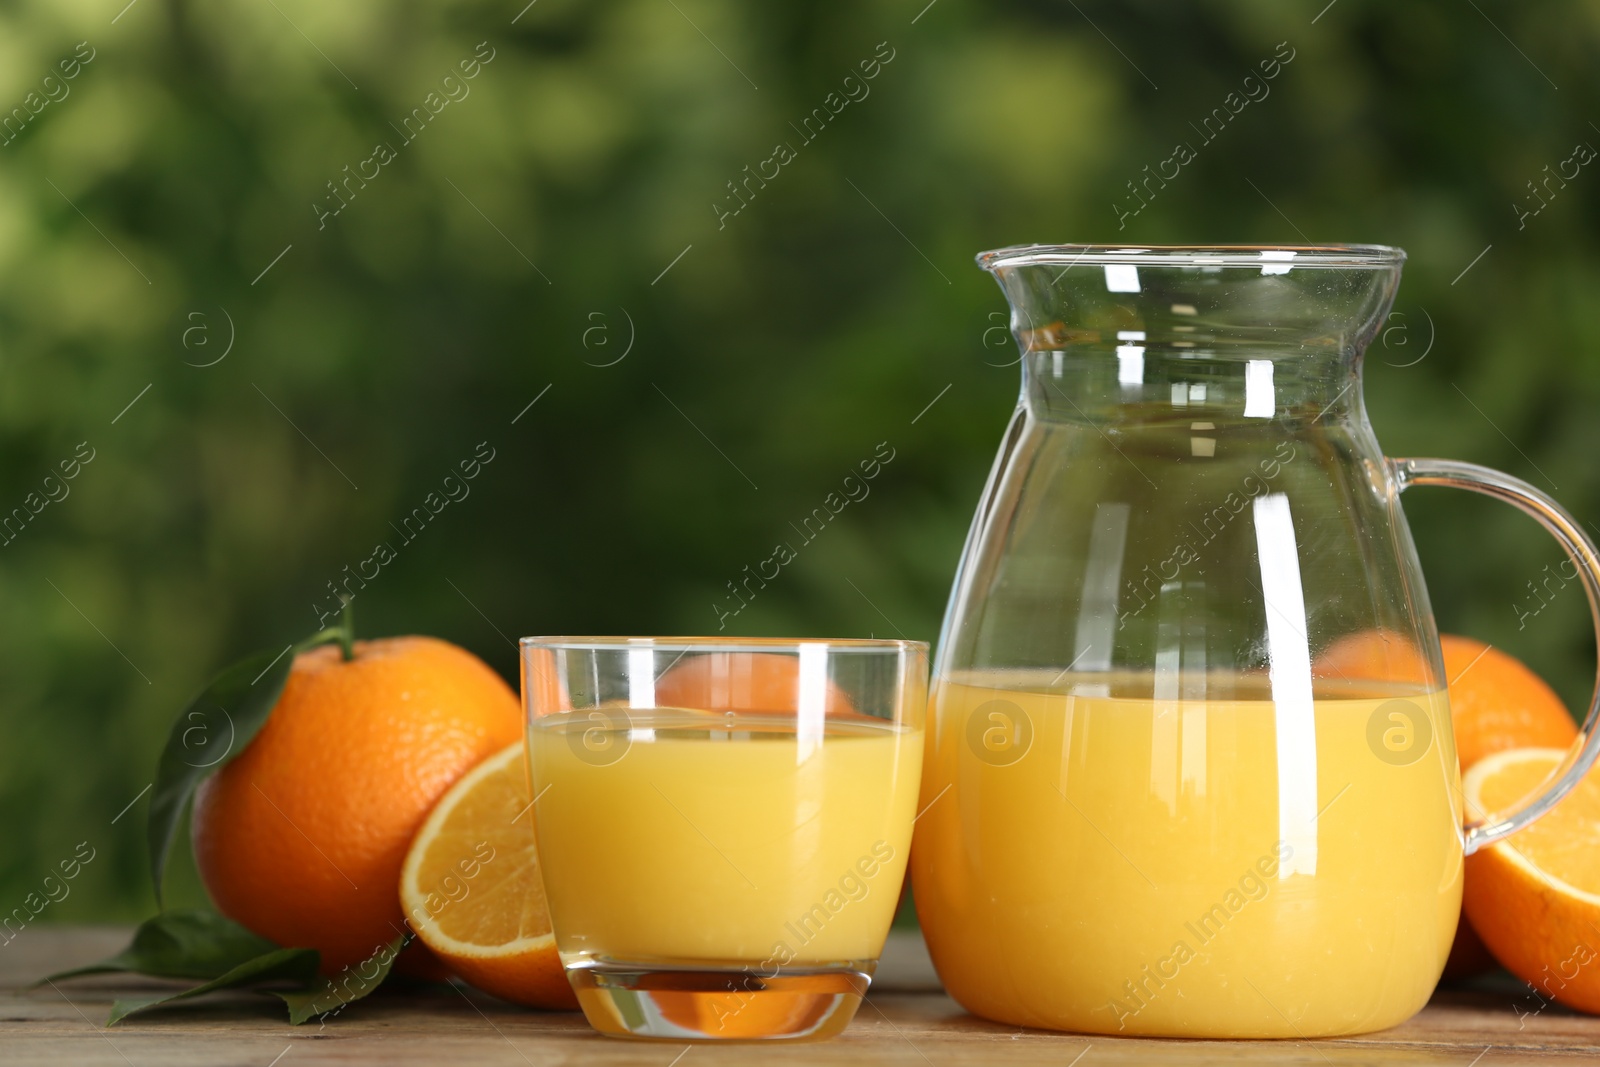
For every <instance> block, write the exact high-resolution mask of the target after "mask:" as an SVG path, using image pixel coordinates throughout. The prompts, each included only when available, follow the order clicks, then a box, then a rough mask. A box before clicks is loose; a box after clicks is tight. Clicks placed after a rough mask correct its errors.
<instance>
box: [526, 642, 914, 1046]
mask: <svg viewBox="0 0 1600 1067" xmlns="http://www.w3.org/2000/svg"><path fill="white" fill-rule="evenodd" d="M927 654H928V649H927V645H925V644H922V643H920V642H915V641H856V640H849V641H832V640H815V641H811V640H799V641H787V640H752V639H721V638H651V637H530V638H524V639H523V641H522V691H523V698H524V701H525V703H526V706H527V714H528V757H529V766H530V771H531V776H532V788H533V797H534V827H535V832H536V835H537V840H538V849H539V858H540V865H541V869H542V871H543V877H544V885H545V894H546V897H547V899H548V901H549V907H550V919H551V923H552V925H553V927H554V931H555V938H556V947H557V949H558V951H559V952H560V954H561V961H562V964H563V965H564V966H565V968H566V972H567V978H568V980H569V981H570V982H571V983H572V988H573V990H574V991H575V992H576V993H577V995H578V1001H579V1003H580V1004H581V1005H582V1007H583V1011H584V1015H585V1016H586V1017H587V1018H588V1020H589V1022H590V1024H591V1025H592V1026H594V1027H595V1029H597V1030H599V1031H600V1032H602V1033H605V1034H610V1035H612V1036H616V1037H633V1038H655V1039H661V1040H670V1041H715V1040H730V1039H732V1040H758V1039H775V1038H788V1039H796V1038H801V1039H803V1038H823V1037H828V1036H831V1035H833V1034H836V1033H838V1032H839V1031H840V1030H842V1029H843V1028H844V1027H845V1026H846V1025H847V1024H848V1023H849V1021H850V1019H851V1017H852V1016H853V1015H854V1014H855V1012H856V1009H857V1007H858V1006H859V1005H860V1002H861V998H862V996H863V994H864V993H865V992H866V990H867V986H868V984H869V982H870V981H871V978H872V974H873V970H874V969H875V967H876V962H877V958H878V954H879V953H880V952H881V951H882V949H883V942H884V938H885V937H886V936H887V934H888V930H889V924H890V922H891V920H892V919H893V917H894V912H895V907H896V904H897V902H898V900H899V895H900V887H901V882H902V880H903V878H904V875H905V867H906V856H907V852H908V849H909V847H910V842H911V824H912V821H913V818H914V816H915V806H916V799H917V787H918V780H919V776H920V773H921V766H922V747H923V732H922V724H923V716H924V708H925V705H926V701H927Z"/></svg>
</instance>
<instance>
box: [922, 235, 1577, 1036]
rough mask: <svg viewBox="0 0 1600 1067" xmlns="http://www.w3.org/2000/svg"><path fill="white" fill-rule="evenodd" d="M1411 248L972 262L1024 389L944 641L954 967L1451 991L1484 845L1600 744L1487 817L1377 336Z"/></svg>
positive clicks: (1208, 1009)
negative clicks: (1385, 413) (1460, 755)
mask: <svg viewBox="0 0 1600 1067" xmlns="http://www.w3.org/2000/svg"><path fill="white" fill-rule="evenodd" d="M1404 259H1405V254H1404V253H1403V252H1401V251H1400V250H1398V249H1392V248H1382V247H1376V246H1354V245H1349V246H1329V247H1283V248H1253V247H1249V248H1247V247H1238V246H1232V247H1216V248H1200V247H1166V248H1160V247H1156V248H1110V247H1094V246H1049V247H1047V246H1032V247H1024V248H1009V249H1002V250H999V251H995V252H987V253H984V254H983V255H981V256H979V257H978V262H979V264H980V265H981V266H982V267H984V268H985V269H986V270H988V271H990V272H991V273H992V274H993V275H994V276H995V278H996V280H997V281H998V282H999V283H1000V287H1001V288H1002V289H1003V290H1004V292H1005V295H1006V298H1007V299H1008V300H1009V301H1010V304H1011V309H1012V313H1011V325H1012V332H1013V333H1014V335H1015V336H1016V339H1017V342H1018V345H1019V347H1020V348H1021V352H1022V357H1021V361H1020V362H1021V368H1022V391H1021V396H1020V399H1019V402H1018V405H1017V409H1016V413H1015V415H1014V416H1013V418H1012V420H1011V423H1010V426H1009V428H1008V429H1007V431H1006V434H1005V438H1004V440H1003V442H1002V444H1001V448H1000V453H999V456H998V457H997V459H996V460H995V464H994V468H993V470H992V472H991V473H990V476H989V482H988V485H987V487H986V488H985V489H984V492H983V496H982V499H981V501H980V503H979V505H978V512H977V516H976V518H975V520H974V522H973V525H972V529H971V532H970V533H969V535H968V539H967V543H966V548H965V550H964V552H963V555H962V559H961V565H960V568H959V570H958V571H957V574H956V579H955V586H954V589H953V591H952V593H951V599H950V605H949V608H948V610H947V613H946V615H945V620H944V627H943V634H942V637H941V639H940V642H939V651H938V656H937V660H936V662H935V664H934V679H933V685H934V687H933V690H932V695H931V704H930V716H929V723H928V750H927V757H926V759H925V761H924V771H923V785H922V789H923V792H922V799H921V806H922V815H921V816H920V817H919V820H918V823H917V827H916V837H915V844H914V847H913V850H912V867H913V880H914V887H915V890H914V891H915V900H916V906H917V913H918V916H919V918H920V920H921V923H922V927H923V930H924V932H925V936H926V938H927V942H928V948H929V950H930V952H931V954H932V956H933V961H934V964H935V965H936V967H937V968H938V971H939V974H940V976H941V978H942V979H943V981H944V984H945V987H946V989H947V990H948V991H949V992H950V994H951V996H953V997H954V998H955V999H956V1000H957V1001H959V1002H960V1003H961V1004H962V1005H963V1006H964V1007H966V1008H967V1009H968V1010H970V1011H972V1012H974V1013H976V1014H978V1015H982V1016H986V1017H988V1018H990V1019H995V1020H998V1021H1001V1022H1006V1023H1012V1024H1017V1025H1023V1026H1035V1027H1046V1028H1052V1029H1063V1030H1075V1031H1083V1032H1093V1033H1108V1034H1118V1033H1120V1034H1140V1035H1162V1036H1180V1037H1284V1038H1296V1037H1300V1038H1305V1037H1316V1036H1328V1035H1335V1034H1350V1033H1360V1032H1364V1031H1370V1030H1378V1029H1382V1028H1385V1027H1388V1026H1392V1025H1395V1024H1397V1023H1399V1022H1401V1021H1402V1020H1404V1019H1406V1018H1407V1017H1408V1016H1410V1015H1411V1014H1412V1013H1414V1012H1415V1011H1417V1010H1418V1009H1419V1008H1421V1007H1422V1005H1423V1004H1424V1003H1425V1002H1426V1001H1427V999H1428V997H1429V995H1430V993H1431V992H1432V990H1433V988H1434V985H1435V983H1436V982H1437V981H1438V978H1439V975H1440V972H1441V970H1442V968H1443V965H1444V961H1445V957H1446V955H1447V953H1448V951H1449V947H1450V943H1451V939H1452V937H1453V935H1454V932H1455V926H1456V920H1457V917H1458V915H1459V911H1460V900H1461V874H1462V857H1463V855H1464V854H1468V853H1471V852H1472V851H1474V850H1476V849H1478V848H1481V847H1483V846H1484V845H1487V844H1489V843H1491V842H1493V841H1496V840H1498V839H1500V838H1501V837H1504V836H1505V835H1507V834H1509V833H1512V832H1514V831H1515V830H1517V829H1519V828H1520V827H1522V826H1523V825H1526V824H1527V823H1528V822H1530V821H1531V820H1533V819H1534V818H1537V817H1538V816H1539V815H1540V814H1542V813H1543V812H1544V811H1546V810H1548V809H1549V808H1550V807H1551V806H1552V805H1553V804H1554V803H1555V802H1556V801H1557V800H1558V799H1559V798H1560V797H1561V796H1562V795H1563V794H1564V793H1565V792H1566V790H1567V789H1569V788H1570V787H1571V785H1572V784H1573V783H1574V782H1576V780H1577V779H1578V778H1579V777H1580V776H1581V775H1582V774H1583V773H1584V772H1585V771H1586V770H1587V769H1588V768H1589V766H1590V765H1591V764H1592V762H1593V761H1594V759H1595V755H1596V747H1597V744H1596V740H1595V735H1594V732H1593V730H1592V727H1593V726H1594V723H1595V721H1596V710H1597V708H1600V701H1597V702H1596V703H1595V704H1593V705H1591V707H1590V709H1589V713H1588V717H1587V719H1586V721H1585V723H1584V726H1583V730H1582V732H1581V733H1580V736H1579V739H1578V741H1577V743H1576V744H1575V745H1574V746H1573V750H1572V752H1571V753H1570V754H1569V756H1568V758H1567V761H1566V763H1565V764H1564V765H1563V766H1562V768H1561V769H1560V771H1559V772H1558V773H1557V774H1556V776H1555V777H1554V778H1553V779H1552V781H1551V782H1550V783H1547V785H1546V787H1545V789H1544V791H1543V792H1542V793H1540V794H1539V795H1537V796H1535V797H1531V798H1529V799H1527V800H1526V801H1524V802H1523V803H1522V804H1521V805H1519V806H1518V808H1517V809H1516V810H1514V811H1509V812H1500V813H1493V814H1488V815H1484V814H1482V813H1471V814H1472V815H1474V816H1475V817H1473V818H1471V819H1466V820H1464V813H1463V810H1462V799H1461V792H1460V784H1459V775H1458V773H1457V766H1456V754H1455V746H1454V742H1453V739H1452V734H1451V727H1450V712H1449V707H1448V705H1447V703H1446V698H1445V678H1444V673H1443V667H1442V663H1441V656H1440V651H1439V640H1438V634H1437V631H1436V629H1435V626H1434V620H1433V613H1432V610H1431V609H1430V607H1429V604H1428V593H1427V589H1426V588H1425V587H1424V585H1423V580H1422V571H1421V569H1420V568H1419V566H1418V564H1417V557H1416V551H1415V548H1414V547H1413V544H1412V540H1411V535H1410V532H1409V531H1408V529H1407V527H1406V522H1405V517H1404V514H1403V513H1402V511H1401V508H1400V493H1401V491H1402V490H1404V489H1406V488H1407V487H1408V486H1412V485H1453V486H1458V487H1461V488H1467V489H1472V490H1474V491H1476V492H1481V493H1484V494H1487V495H1489V496H1493V497H1497V498H1499V499H1501V500H1505V501H1508V502H1510V503H1512V504H1515V505H1516V506H1517V507H1519V508H1521V509H1522V510H1523V511H1525V512H1527V513H1529V514H1530V515H1533V516H1534V517H1535V518H1537V519H1538V520H1539V521H1540V522H1541V523H1542V524H1543V525H1544V526H1545V527H1546V528H1547V529H1548V530H1549V531H1550V532H1551V533H1553V534H1554V535H1555V536H1556V538H1557V540H1559V541H1560V542H1561V544H1562V547H1563V548H1564V549H1565V550H1566V551H1567V552H1568V554H1569V555H1570V556H1571V557H1572V560H1573V562H1574V563H1575V564H1576V565H1577V568H1578V573H1579V574H1581V575H1582V577H1583V583H1584V587H1585V590H1586V591H1587V593H1588V595H1589V601H1590V605H1591V608H1593V607H1594V606H1595V604H1596V603H1597V602H1600V601H1597V596H1600V585H1597V582H1596V573H1597V571H1596V556H1595V550H1594V547H1593V545H1592V544H1591V543H1590V542H1589V540H1588V538H1587V537H1586V536H1585V535H1584V534H1583V532H1582V531H1581V530H1580V529H1579V527H1578V525H1577V524H1576V523H1575V522H1574V521H1573V520H1572V519H1571V518H1570V517H1569V516H1568V515H1567V514H1566V512H1564V511H1563V510H1562V509H1561V508H1560V507H1559V506H1558V505H1557V504H1556V503H1555V502H1554V501H1552V500H1551V499H1550V498H1549V497H1547V496H1546V495H1545V494H1543V493H1542V492H1540V491H1539V490H1537V489H1535V488H1533V487H1532V486H1529V485H1527V484H1526V483H1524V482H1522V481H1519V480H1518V479H1516V478H1512V477H1510V476H1509V475H1506V474H1502V473H1499V472H1497V471H1493V470H1489V469H1487V468H1484V467H1479V466H1475V465H1473V464H1469V463H1457V462H1451V461H1447V460H1437V459H1388V458H1385V456H1384V455H1383V453H1382V451H1381V450H1380V449H1379V447H1378V442H1377V440H1376V438H1375V437H1374V436H1373V432H1372V427H1371V426H1370V425H1369V423H1368V421H1367V416H1366V411H1365V408H1364V406H1363V403H1362V392H1361V357H1362V352H1363V350H1364V349H1365V348H1366V346H1367V344H1368V343H1369V342H1370V341H1371V340H1372V338H1373V336H1374V334H1375V332H1376V331H1377V330H1378V328H1379V326H1380V324H1381V323H1383V321H1384V320H1385V316H1386V315H1387V313H1388V311H1389V307H1390V304H1391V302H1392V301H1393V297H1394V292H1395V289H1396V287H1397V285H1398V284H1399V279H1400V267H1401V264H1402V263H1403V262H1404Z"/></svg>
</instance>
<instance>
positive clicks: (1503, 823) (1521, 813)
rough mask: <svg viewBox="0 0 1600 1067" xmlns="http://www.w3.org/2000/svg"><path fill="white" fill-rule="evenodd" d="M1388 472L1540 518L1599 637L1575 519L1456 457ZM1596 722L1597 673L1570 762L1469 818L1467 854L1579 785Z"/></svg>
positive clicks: (1587, 556)
mask: <svg viewBox="0 0 1600 1067" xmlns="http://www.w3.org/2000/svg"><path fill="white" fill-rule="evenodd" d="M1389 468H1390V471H1391V472H1392V474H1393V476H1394V479H1395V484H1396V486H1398V488H1399V489H1400V490H1401V491H1403V490H1405V489H1407V488H1409V487H1411V486H1413V485H1445V486H1452V487H1454V488H1457V489H1470V490H1471V491H1473V492H1474V493H1482V494H1483V495H1484V496H1490V497H1494V498H1495V499H1496V500H1503V501H1505V502H1506V503H1508V504H1511V505H1513V506H1515V507H1516V508H1518V509H1519V510H1521V511H1524V512H1526V513H1527V514H1529V515H1532V516H1533V517H1534V518H1535V519H1538V520H1539V525H1541V526H1543V527H1544V528H1545V529H1546V530H1549V531H1550V533H1551V534H1552V535H1553V536H1554V537H1555V539H1556V540H1557V541H1559V542H1561V547H1562V549H1564V550H1565V551H1566V553H1567V556H1568V557H1569V558H1570V559H1571V560H1572V563H1573V565H1574V566H1575V567H1576V568H1577V570H1578V577H1579V578H1581V579H1582V581H1583V591H1584V593H1585V594H1586V595H1587V596H1588V598H1589V612H1590V614H1591V615H1592V616H1593V617H1594V623H1595V634H1596V638H1597V639H1600V555H1597V554H1596V551H1595V546H1594V542H1592V541H1591V540H1589V536H1588V535H1587V534H1585V533H1584V532H1583V530H1582V528H1581V527H1579V525H1578V524H1577V522H1576V521H1575V520H1574V519H1573V518H1572V516H1571V515H1569V514H1567V511H1566V509H1565V508H1563V507H1562V506H1561V505H1560V504H1557V503H1556V502H1555V501H1554V500H1553V499H1551V498H1550V496H1549V495H1548V494H1546V493H1545V492H1544V491H1542V490H1540V489H1536V488H1534V487H1533V486H1531V485H1529V484H1528V483H1527V482H1525V481H1523V480H1522V479H1520V478H1513V477H1512V476H1511V475H1509V474H1506V473H1504V472H1502V471H1497V470H1495V469H1494V468H1492V467H1480V466H1479V465H1478V464H1476V463H1463V462H1461V461H1459V460H1453V459H1423V458H1410V459H1391V460H1389ZM1597 722H1600V672H1597V675H1596V689H1595V695H1594V696H1593V698H1591V699H1590V701H1589V713H1588V715H1586V716H1585V717H1584V720H1583V725H1582V726H1581V727H1580V728H1579V730H1578V737H1577V740H1575V741H1573V743H1572V747H1571V749H1569V750H1568V752H1567V758H1566V759H1565V760H1563V761H1562V763H1561V766H1560V767H1559V768H1557V770H1556V775H1555V778H1554V779H1553V781H1551V782H1550V784H1549V786H1548V788H1546V789H1545V790H1544V791H1543V792H1541V793H1539V794H1538V795H1536V796H1534V797H1532V798H1529V799H1524V800H1523V801H1522V802H1520V803H1519V804H1517V805H1515V806H1513V807H1512V808H1511V810H1510V811H1506V812H1494V813H1492V815H1490V814H1486V815H1484V816H1483V817H1480V818H1469V819H1468V820H1467V824H1466V832H1465V836H1464V837H1463V840H1462V847H1463V849H1464V851H1465V852H1466V854H1467V855H1469V856H1470V855H1472V854H1473V853H1474V852H1476V851H1478V849H1480V848H1483V847H1484V846H1486V845H1492V844H1494V843H1495V842H1496V841H1498V840H1500V839H1501V838H1503V837H1506V836H1508V835H1510V834H1514V833H1516V832H1517V831H1518V830H1520V829H1522V828H1523V827H1524V826H1527V825H1528V824H1529V823H1531V822H1533V821H1534V820H1535V819H1537V818H1538V817H1539V816H1541V815H1543V814H1544V813H1545V812H1547V811H1549V810H1550V809H1551V808H1553V807H1555V806H1556V804H1557V803H1558V802H1559V801H1560V800H1561V798H1562V797H1564V796H1566V795H1567V792H1568V791H1569V790H1571V789H1572V787H1573V786H1575V785H1577V784H1578V781H1579V779H1581V778H1582V777H1583V776H1584V775H1585V774H1586V773H1588V771H1589V768H1590V767H1591V766H1593V765H1594V762H1595V757H1596V756H1597V755H1600V732H1597V731H1596V729H1595V726H1596V723H1597Z"/></svg>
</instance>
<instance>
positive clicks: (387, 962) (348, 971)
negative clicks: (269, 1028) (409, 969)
mask: <svg viewBox="0 0 1600 1067" xmlns="http://www.w3.org/2000/svg"><path fill="white" fill-rule="evenodd" d="M410 940H411V935H408V934H402V935H401V936H399V937H397V938H395V939H394V940H393V941H391V942H389V943H388V944H387V945H384V946H383V947H382V948H380V949H378V951H377V952H375V953H373V954H372V955H371V956H369V957H368V958H367V959H365V960H363V961H362V962H361V963H358V964H351V965H350V966H349V967H346V968H345V969H344V970H342V971H340V972H339V973H338V974H336V975H334V976H333V977H332V978H328V977H325V976H322V975H318V976H317V979H316V982H315V984H314V985H313V986H312V988H310V989H309V990H306V991H305V992H285V991H283V990H277V989H273V990H269V992H270V993H272V995H273V996H275V997H281V998H282V999H283V1002H284V1003H285V1004H287V1005H289V1021H290V1022H291V1023H294V1024H295V1025H296V1026H298V1025H299V1024H301V1023H303V1022H305V1021H306V1020H308V1019H315V1018H316V1017H317V1016H319V1015H327V1014H328V1013H329V1012H337V1011H339V1010H340V1009H342V1008H343V1007H344V1006H345V1005H346V1004H349V1003H351V1002H352V1001H357V1000H360V999H361V998H362V997H364V996H366V995H367V994H368V993H371V992H372V991H373V990H374V989H377V988H378V987H379V986H380V985H382V984H383V980H384V979H385V978H387V977H389V970H390V968H392V967H393V966H394V961H395V957H396V956H398V955H400V950H401V949H403V948H405V947H406V944H407V943H408V942H409V941H410ZM369 971H370V972H371V973H368V972H369Z"/></svg>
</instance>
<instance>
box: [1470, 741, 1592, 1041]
mask: <svg viewBox="0 0 1600 1067" xmlns="http://www.w3.org/2000/svg"><path fill="white" fill-rule="evenodd" d="M1565 757H1566V751H1565V750H1564V749H1559V748H1513V749H1506V750H1505V751H1502V752H1497V753H1494V754H1493V755H1490V756H1486V757H1484V758H1483V759H1482V760H1479V761H1478V763H1477V764H1475V765H1474V766H1473V767H1472V768H1471V769H1470V770H1469V771H1468V772H1467V776H1466V778H1465V779H1463V781H1462V792H1463V793H1464V794H1465V797H1466V805H1467V812H1468V814H1469V815H1472V816H1482V815H1485V814H1491V813H1494V812H1498V811H1504V810H1505V809H1506V808H1509V807H1511V806H1512V805H1514V804H1515V803H1516V802H1517V801H1518V800H1520V799H1522V798H1523V797H1525V796H1528V795H1529V794H1531V793H1533V792H1534V791H1535V790H1537V789H1539V788H1540V787H1541V786H1542V785H1543V784H1544V783H1545V781H1546V780H1547V779H1548V778H1549V777H1550V775H1551V774H1552V773H1554V771H1555V769H1556V768H1557V767H1558V766H1560V764H1561V761H1562V760H1563V759H1564V758H1565ZM1466 875H1467V876H1466V879H1465V888H1464V899H1463V903H1464V905H1465V910H1466V913H1467V916H1468V918H1470V919H1471V920H1472V926H1473V929H1475V930H1476V931H1477V932H1478V936H1479V937H1481V938H1483V941H1484V943H1485V944H1487V945H1488V946H1489V950H1490V951H1491V952H1493V953H1494V955H1495V958H1496V959H1498V960H1499V961H1500V962H1501V963H1502V964H1503V965H1504V966H1505V968H1506V969H1507V970H1508V971H1510V972H1511V973H1512V974H1514V975H1516V976H1517V977H1518V978H1521V979H1522V980H1523V981H1524V982H1527V983H1529V984H1530V985H1532V986H1533V987H1534V988H1536V989H1538V990H1539V991H1540V992H1542V993H1544V994H1545V995H1547V996H1550V997H1553V998H1555V999H1556V1000H1559V1001H1561V1002H1562V1003H1563V1004H1566V1005H1568V1006H1569V1007H1573V1008H1577V1009H1578V1010H1580V1011H1586V1012H1600V768H1596V769H1595V770H1594V771H1591V772H1590V773H1589V774H1588V775H1586V776H1585V777H1584V778H1583V779H1582V780H1581V781H1580V782H1579V783H1578V784H1577V786H1576V787H1575V788H1574V789H1573V790H1572V792H1571V793H1569V794H1567V796H1566V797H1564V798H1563V799H1562V801H1561V803H1559V804H1557V805H1556V806H1555V807H1554V808H1553V809H1551V810H1550V811H1549V812H1548V813H1547V814H1545V816H1544V817H1543V818H1541V819H1539V820H1538V821H1537V822H1535V823H1533V824H1532V825H1531V826H1529V827H1527V828H1526V829H1524V830H1522V831H1520V832H1519V833H1517V834H1516V835H1514V836H1512V837H1510V838H1508V839H1506V840H1504V841H1501V842H1499V843H1498V844H1495V845H1491V846H1490V847H1489V848H1486V849H1483V850H1481V851H1480V852H1478V853H1476V854H1474V855H1472V856H1468V857H1467V870H1466Z"/></svg>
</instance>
